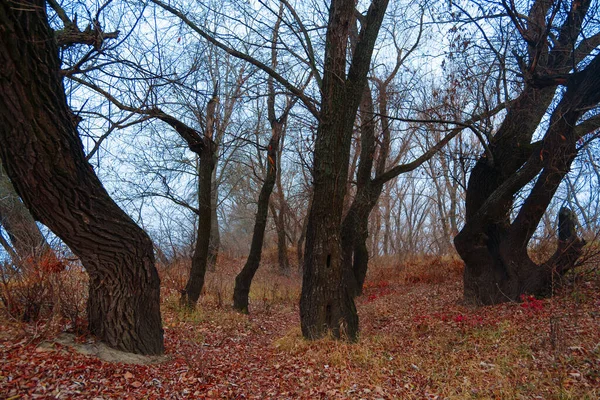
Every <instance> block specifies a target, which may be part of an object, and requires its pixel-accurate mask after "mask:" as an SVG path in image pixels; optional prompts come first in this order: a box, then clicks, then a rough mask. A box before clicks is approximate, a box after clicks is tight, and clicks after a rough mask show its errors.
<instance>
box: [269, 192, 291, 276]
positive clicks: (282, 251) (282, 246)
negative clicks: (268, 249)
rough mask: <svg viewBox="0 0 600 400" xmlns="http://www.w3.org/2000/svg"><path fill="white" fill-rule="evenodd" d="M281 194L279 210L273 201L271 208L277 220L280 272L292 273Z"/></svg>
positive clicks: (274, 218) (284, 273) (275, 220)
mask: <svg viewBox="0 0 600 400" xmlns="http://www.w3.org/2000/svg"><path fill="white" fill-rule="evenodd" d="M282 197H283V196H281V197H280V198H279V201H280V207H279V212H278V211H277V208H276V207H275V205H274V204H273V202H271V203H269V206H270V208H271V214H272V215H273V220H274V222H275V231H276V233H277V263H278V265H279V273H280V274H282V275H288V274H289V273H290V262H289V259H288V255H287V237H286V233H285V218H284V214H283V211H284V210H283V208H284V206H283V204H282V203H281V200H282Z"/></svg>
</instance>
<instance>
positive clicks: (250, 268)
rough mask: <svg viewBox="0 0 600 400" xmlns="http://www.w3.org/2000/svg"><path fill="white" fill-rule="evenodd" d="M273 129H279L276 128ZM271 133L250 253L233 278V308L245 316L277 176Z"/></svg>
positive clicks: (276, 141) (276, 140)
mask: <svg viewBox="0 0 600 400" xmlns="http://www.w3.org/2000/svg"><path fill="white" fill-rule="evenodd" d="M275 129H281V127H276V128H275ZM275 129H274V131H273V133H274V134H273V137H271V141H270V142H269V146H268V150H267V177H266V178H265V182H264V183H263V186H262V189H261V190H260V194H259V196H258V210H257V211H256V219H255V222H254V232H253V234H252V244H251V245H250V253H249V254H248V259H247V260H246V264H244V268H242V270H241V271H240V273H239V274H238V275H237V276H236V277H235V288H234V291H233V308H235V309H236V310H238V311H240V312H242V313H245V314H247V313H248V311H249V310H248V296H249V294H250V285H251V284H252V278H254V274H256V271H257V270H258V267H259V265H260V259H261V256H262V247H263V242H264V238H265V228H266V226H267V217H268V215H269V198H270V197H271V193H272V192H273V187H274V186H275V177H276V175H277V168H276V166H277V164H276V163H275V161H276V160H277V146H278V145H279V134H278V133H276V132H275Z"/></svg>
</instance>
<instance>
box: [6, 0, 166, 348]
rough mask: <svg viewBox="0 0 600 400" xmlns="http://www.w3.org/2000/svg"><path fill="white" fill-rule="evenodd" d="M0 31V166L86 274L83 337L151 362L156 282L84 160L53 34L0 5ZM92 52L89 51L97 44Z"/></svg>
mask: <svg viewBox="0 0 600 400" xmlns="http://www.w3.org/2000/svg"><path fill="white" fill-rule="evenodd" d="M50 4H51V5H53V6H56V3H55V2H52V1H51V2H50ZM57 12H59V13H60V9H59V8H57ZM60 16H61V17H63V18H65V20H68V18H67V17H66V15H60ZM0 26H2V31H3V33H2V35H0V64H1V65H2V71H1V72H0V76H1V78H0V92H2V96H1V97H0V141H1V142H2V145H1V146H0V156H1V157H2V162H3V164H4V168H5V170H6V172H7V174H8V176H9V177H10V178H11V181H12V182H13V184H14V186H15V189H16V190H17V192H18V194H19V195H20V196H21V198H22V199H23V202H24V203H25V205H26V206H27V207H28V208H29V209H30V211H31V212H32V214H33V215H34V217H35V218H36V219H38V220H39V221H40V222H42V223H43V224H44V225H46V226H48V227H49V228H50V229H51V230H52V231H53V232H54V233H55V234H56V235H57V236H58V237H60V238H61V239H62V240H63V241H64V242H65V243H66V244H67V245H68V246H69V247H70V249H71V250H72V251H73V253H75V254H76V255H77V256H78V257H79V258H80V259H81V262H82V263H83V265H84V267H85V268H86V271H87V272H88V274H89V278H90V279H89V299H88V307H87V312H88V322H89V329H90V332H91V333H93V334H94V335H96V336H97V337H98V338H99V339H100V340H102V341H104V342H106V343H107V344H108V345H110V346H112V347H115V348H117V349H120V350H124V351H129V352H134V353H141V354H160V353H162V352H163V351H164V346H163V330H162V327H161V316H160V290H159V289H160V288H159V284H160V281H159V277H158V273H157V271H156V269H155V266H154V254H153V248H152V242H151V241H150V239H149V237H148V236H147V235H146V233H145V232H144V231H143V230H141V229H140V228H139V227H138V226H137V225H136V224H135V223H134V222H133V221H132V219H131V218H130V217H129V216H127V214H125V213H124V212H123V211H122V210H121V209H120V208H119V207H118V206H117V204H116V203H115V202H114V201H113V200H112V199H111V198H110V196H109V195H108V193H107V192H106V190H105V189H104V187H103V186H102V184H101V182H100V181H99V180H98V178H97V176H96V175H95V173H94V171H93V169H92V167H91V165H90V164H89V163H88V161H87V160H86V158H85V155H84V153H83V146H82V143H81V140H80V138H79V135H78V132H77V127H76V118H75V116H74V115H73V113H72V112H71V110H70V109H69V108H68V106H67V101H66V96H65V91H64V87H63V83H62V79H61V69H60V67H61V62H60V60H59V57H58V49H57V46H56V40H55V37H57V38H58V39H59V42H60V36H55V32H53V31H52V30H51V29H50V27H49V25H48V17H47V14H46V3H45V2H44V1H41V0H36V1H10V2H9V1H3V2H1V3H0ZM98 26H99V24H98V21H95V26H94V29H92V28H90V31H92V32H96V31H100V30H99V29H97V28H98ZM66 28H69V29H70V30H71V35H69V36H68V37H69V38H73V37H75V38H77V37H78V36H77V35H76V33H77V32H82V31H80V30H79V28H78V27H77V26H76V24H75V23H74V22H73V21H70V25H69V26H68V27H66ZM73 32H74V33H75V34H74V33H73ZM84 32H85V31H84ZM56 35H58V34H56ZM98 37H99V38H101V37H102V36H101V35H100V36H98ZM73 42H76V43H82V42H83V43H86V42H85V41H83V40H79V39H77V40H74V41H72V42H71V43H73ZM63 43H66V42H63ZM86 44H87V43H86ZM93 46H96V47H97V48H98V49H99V48H101V46H102V42H101V41H94V42H93Z"/></svg>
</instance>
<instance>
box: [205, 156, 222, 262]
mask: <svg viewBox="0 0 600 400" xmlns="http://www.w3.org/2000/svg"><path fill="white" fill-rule="evenodd" d="M215 154H216V151H215ZM214 165H216V160H215V162H214ZM215 173H216V168H214V167H213V175H212V191H211V197H210V204H211V220H210V243H209V245H208V270H209V271H211V272H214V271H215V269H216V265H217V258H218V257H219V248H220V247H221V232H220V231H219V218H218V215H217V206H218V204H219V187H218V185H217V184H216V182H215V179H216V175H215Z"/></svg>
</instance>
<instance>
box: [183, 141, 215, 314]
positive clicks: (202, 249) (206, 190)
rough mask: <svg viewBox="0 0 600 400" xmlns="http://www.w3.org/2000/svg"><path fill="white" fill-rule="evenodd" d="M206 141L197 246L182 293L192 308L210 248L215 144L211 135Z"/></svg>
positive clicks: (201, 155) (200, 173) (201, 180)
mask: <svg viewBox="0 0 600 400" xmlns="http://www.w3.org/2000/svg"><path fill="white" fill-rule="evenodd" d="M204 142H205V143H204V146H203V148H202V150H201V152H200V166H199V168H198V232H197V234H196V246H195V248H194V254H193V255H192V269H191V271H190V277H189V279H188V282H187V284H186V286H185V289H184V290H183V291H182V293H181V300H182V302H183V303H184V304H186V305H187V306H188V307H190V308H194V307H195V306H196V303H197V302H198V299H199V298H200V293H202V288H203V287H204V277H205V275H206V269H207V266H208V257H209V250H210V245H209V244H210V236H211V223H212V205H211V203H212V202H211V197H212V196H211V192H212V176H213V174H212V172H213V167H214V158H213V157H214V145H213V143H212V141H211V139H210V138H209V137H205V140H204Z"/></svg>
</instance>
